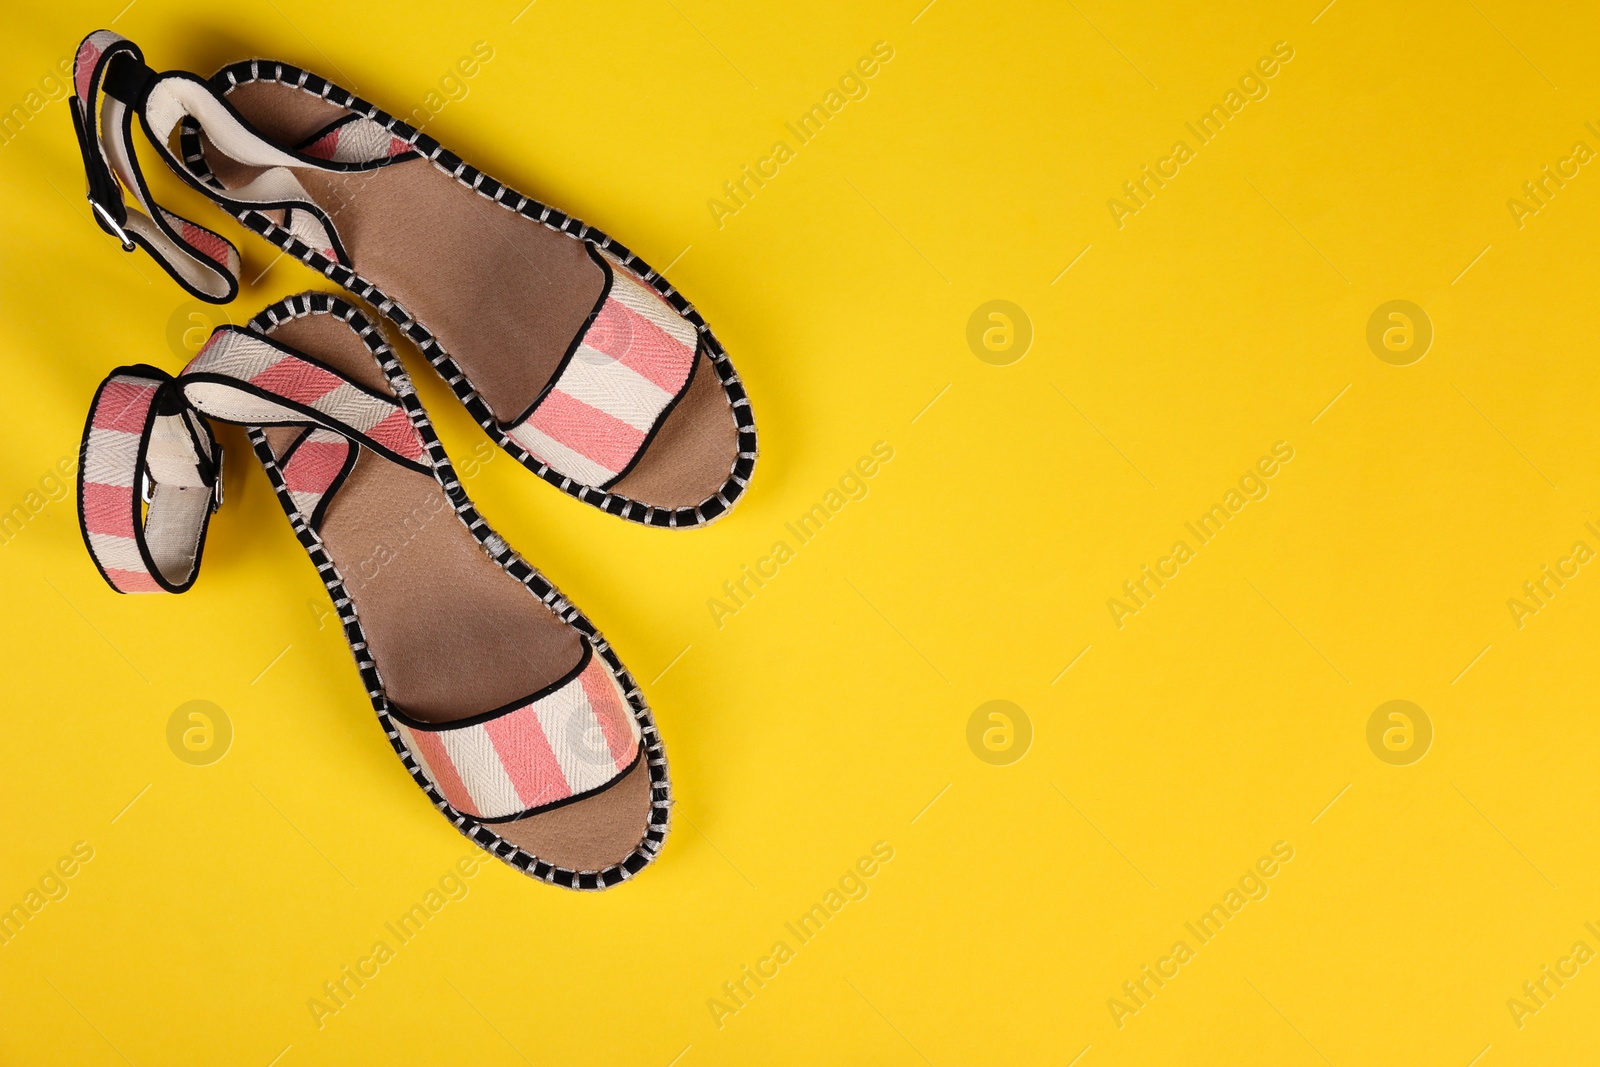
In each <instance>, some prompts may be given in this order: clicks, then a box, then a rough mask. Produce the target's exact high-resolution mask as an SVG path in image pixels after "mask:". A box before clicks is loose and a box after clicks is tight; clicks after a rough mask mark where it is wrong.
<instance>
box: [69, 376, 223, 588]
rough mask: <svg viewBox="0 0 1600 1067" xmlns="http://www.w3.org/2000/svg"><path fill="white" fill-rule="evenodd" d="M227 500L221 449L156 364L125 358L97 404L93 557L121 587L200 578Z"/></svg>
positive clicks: (90, 438) (83, 515) (86, 486)
mask: <svg viewBox="0 0 1600 1067" xmlns="http://www.w3.org/2000/svg"><path fill="white" fill-rule="evenodd" d="M221 502H222V449H221V448H220V447H219V446H218V445H217V442H216V438H214V437H213V436H212V434H211V427H209V426H207V425H206V423H205V420H204V419H201V418H199V417H198V416H197V415H196V414H195V413H194V412H193V411H192V410H189V409H188V408H187V407H186V405H184V404H183V403H182V400H181V398H180V397H178V396H177V394H176V392H175V391H174V389H173V379H172V377H171V376H170V375H168V374H167V373H166V372H165V371H162V370H159V369H157V368H155V367H148V366H134V367H119V368H118V369H117V370H115V371H112V373H111V376H110V377H108V378H107V379H106V380H105V381H104V382H103V383H101V386H100V389H99V391H98V392H96V393H95V397H94V403H93V404H92V405H91V406H90V409H89V420H88V423H87V425H86V426H85V427H84V431H83V450H82V455H81V457H80V463H79V466H78V517H79V521H80V523H81V525H82V528H83V540H84V544H85V545H87V546H88V549H89V556H90V558H92V559H93V560H94V562H95V566H97V567H98V568H99V569H100V574H101V576H102V577H104V578H105V580H106V582H107V583H108V584H109V585H110V586H111V588H113V589H115V590H116V591H117V592H119V593H160V592H167V593H181V592H183V591H184V590H185V589H187V588H189V586H190V585H192V584H194V578H195V573H196V571H198V570H199V565H200V553H201V551H202V549H203V547H204V544H205V536H206V527H207V526H208V524H209V523H210V520H211V513H212V512H213V511H215V510H216V508H217V506H218V505H219V504H220V503H221Z"/></svg>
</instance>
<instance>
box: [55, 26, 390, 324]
mask: <svg viewBox="0 0 1600 1067" xmlns="http://www.w3.org/2000/svg"><path fill="white" fill-rule="evenodd" d="M73 88H74V96H73V100H72V119H73V124H74V126H75V127H76V129H77V131H78V147H79V149H80V151H81V153H82V155H83V166H84V173H85V174H86V176H87V178H88V185H89V203H90V206H91V207H93V209H94V214H95V220H96V221H97V222H98V223H99V224H100V228H101V229H103V230H105V232H107V233H109V234H111V235H112V236H113V237H116V238H118V239H119V240H120V241H121V242H122V247H123V249H124V250H125V251H129V252H131V251H133V249H134V248H136V247H139V248H143V249H144V250H145V251H146V252H148V253H150V255H151V256H152V257H153V258H154V259H155V260H156V262H158V263H160V264H161V266H162V267H163V268H164V269H165V270H166V271H167V273H168V274H170V275H172V277H173V278H174V279H175V280H176V281H177V282H178V284H179V285H181V286H183V287H184V289H186V290H187V291H188V292H189V293H191V294H192V295H194V296H196V297H199V298H200V299H202V300H206V301H210V302H211V303H218V304H220V303H226V302H227V301H230V300H232V299H233V298H234V296H235V295H237V294H238V291H239V252H238V250H237V249H236V248H234V246H233V245H232V244H230V243H229V242H228V241H227V240H225V239H224V238H223V237H222V236H221V235H220V234H217V233H214V232H212V231H211V230H208V229H206V228H205V227H203V226H200V225H198V224H196V223H193V222H190V221H189V220H188V219H185V218H182V217H180V216H178V215H176V214H173V213H172V212H170V211H168V210H166V209H165V208H163V207H162V206H161V205H160V204H157V203H156V202H155V200H154V198H153V196H152V195H151V192H150V188H149V185H148V184H147V183H146V181H145V178H144V173H143V171H142V170H141V169H140V167H139V160H138V156H137V154H136V153H135V152H134V148H133V142H132V131H133V116H134V115H138V116H139V120H140V124H141V125H142V126H143V127H144V132H145V135H146V137H147V138H148V139H149V141H150V143H151V145H153V146H154V148H155V150H156V153H157V154H158V155H159V156H160V157H161V160H162V162H164V163H165V164H166V165H167V166H168V167H169V168H170V169H171V170H172V172H173V173H174V174H176V175H178V177H180V178H182V179H183V180H184V182H186V183H187V184H188V185H189V186H190V187H191V188H193V189H195V190H196V191H198V192H200V193H202V194H204V195H205V196H206V197H207V198H209V199H210V200H212V201H215V202H216V203H217V204H219V205H220V206H222V207H223V208H224V209H226V210H228V211H230V212H232V213H234V214H236V215H237V214H242V213H243V212H246V211H273V210H283V211H285V212H286V215H287V216H289V218H288V219H286V221H285V225H286V226H287V228H288V229H290V230H291V232H293V234H294V235H295V237H297V238H298V239H299V240H300V241H302V242H304V244H305V245H306V247H307V248H309V249H311V250H312V251H315V252H318V253H320V254H321V255H322V256H324V257H325V258H327V259H329V260H330V261H332V262H334V263H340V264H348V263H349V256H348V255H347V254H346V252H345V249H344V247H343V245H342V244H341V243H340V241H339V237H338V233H337V231H336V230H335V229H334V225H333V220H332V218H331V217H330V216H329V215H328V214H327V212H325V211H324V210H323V209H322V208H321V207H319V206H318V205H317V204H316V203H315V202H314V201H313V200H312V198H311V196H310V194H308V193H307V192H306V190H305V187H304V186H303V185H301V184H300V180H299V179H298V178H297V177H296V176H295V171H297V170H301V171H322V172H336V173H337V172H348V171H355V170H363V169H367V168H370V167H374V166H382V165H386V164H388V163H394V162H402V161H404V160H406V159H411V158H414V157H415V153H414V152H412V151H411V150H410V144H409V142H405V141H401V140H399V139H398V138H394V137H392V136H385V137H383V138H380V139H378V141H375V142H374V145H373V146H372V147H371V150H370V151H365V152H360V153H357V154H356V155H354V156H349V157H348V158H347V157H346V156H347V154H346V153H337V154H336V153H335V152H334V150H333V147H332V144H331V143H330V145H327V146H324V145H322V144H321V143H320V142H319V144H317V145H312V146H308V148H307V150H305V151H296V150H294V149H285V148H280V147H278V146H277V145H275V144H273V143H271V142H270V141H268V140H267V139H266V138H265V137H263V136H262V135H261V134H260V132H259V131H257V130H256V129H254V128H253V127H252V126H250V124H249V123H247V122H246V121H245V120H244V119H243V118H242V117H241V116H240V115H239V113H238V112H237V111H235V110H234V108H233V106H232V105H230V104H229V103H228V102H227V100H226V99H225V98H224V97H223V95H222V94H221V92H220V91H219V90H218V89H217V88H216V87H214V86H213V85H211V84H210V83H209V82H206V81H204V80H203V79H201V78H199V77H197V76H195V75H193V74H190V73H188V72H186V71H166V72H163V73H157V72H155V71H154V70H152V69H151V68H150V67H149V66H147V65H146V64H145V62H144V54H143V53H142V52H140V51H139V48H138V46H137V45H135V44H134V43H133V42H132V41H129V40H128V39H127V38H125V37H121V36H119V35H117V34H115V33H112V32H111V31H110V30H97V31H95V32H94V33H91V34H90V35H89V36H88V37H86V38H85V39H84V41H83V43H82V44H81V45H79V47H78V54H77V60H76V63H75V66H74V76H73ZM351 119H352V120H353V122H360V123H364V124H366V125H371V126H372V127H374V129H381V128H379V127H377V126H376V124H375V123H371V122H370V120H368V119H361V118H359V117H356V116H352V117H351ZM184 122H189V123H191V124H192V125H193V126H194V127H197V128H199V129H201V130H203V131H204V133H205V135H206V137H207V138H208V139H209V141H210V142H211V144H212V145H213V146H214V147H215V148H216V149H217V150H218V151H219V152H221V153H222V154H223V155H226V156H228V157H229V158H230V159H232V160H234V161H235V162H237V163H239V164H241V165H243V166H245V167H248V168H251V169H252V170H254V171H256V172H257V173H256V176H255V177H254V178H252V179H251V180H250V181H249V182H247V183H245V184H243V185H241V186H238V187H236V188H232V189H223V188H222V187H221V186H220V184H217V183H214V182H208V181H206V180H204V179H203V178H202V176H201V175H200V174H198V173H196V172H195V171H194V170H193V169H192V168H191V166H190V165H189V163H188V162H187V161H185V160H184V159H182V158H181V157H180V156H179V155H177V154H176V153H174V152H173V151H172V149H171V148H170V147H169V144H168V142H169V141H170V139H171V137H172V134H173V131H174V130H176V129H177V128H178V126H179V124H180V123H184ZM351 132H354V131H352V130H346V131H344V133H345V134H346V136H345V137H343V138H341V137H338V136H334V137H333V141H334V142H342V141H348V142H349V144H350V146H351V147H354V146H356V145H358V144H359V143H361V142H362V140H363V139H362V138H359V137H351V136H348V134H350V133H351ZM362 132H364V133H369V132H372V131H369V130H366V129H365V126H363V127H362ZM326 139H327V138H325V140H326ZM380 142H381V143H380ZM313 149H315V150H316V151H313ZM324 149H326V151H327V155H326V157H325V158H319V156H318V155H317V152H320V151H323V150H324ZM124 187H125V188H126V189H127V191H128V192H129V193H131V194H132V199H133V203H132V204H130V203H128V202H127V201H126V200H125V199H124V196H123V189H124Z"/></svg>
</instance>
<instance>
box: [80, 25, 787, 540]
mask: <svg viewBox="0 0 1600 1067" xmlns="http://www.w3.org/2000/svg"><path fill="white" fill-rule="evenodd" d="M74 85H75V90H76V95H75V97H74V100H73V104H72V111H73V119H74V122H75V123H76V125H77V128H78V134H79V142H80V147H81V148H82V151H83V162H84V167H85V169H86V171H87V173H88V178H89V200H90V203H91V204H92V205H93V208H94V213H95V218H96V219H97V221H98V222H99V224H100V226H101V228H102V229H104V230H105V231H106V232H107V233H110V234H112V235H113V236H115V237H118V238H120V239H121V240H122V243H123V247H124V248H125V249H126V250H128V251H132V250H133V249H134V248H135V247H142V248H144V249H145V250H146V251H147V252H149V253H150V255H151V256H153V257H154V258H155V259H156V261H157V262H159V263H160V264H161V266H162V267H164V268H165V269H166V271H167V272H168V273H169V274H171V275H172V277H173V278H174V279H176V280H177V282H178V283H179V284H180V285H182V286H183V288H184V289H186V290H187V291H188V292H190V293H191V294H193V295H194V296H197V297H199V298H201V299H203V300H210V301H213V302H219V303H220V302H224V301H227V300H231V299H233V297H234V295H235V294H236V293H237V292H238V287H239V280H238V279H239V269H240V268H239V254H238V251H237V250H236V249H235V248H234V247H233V245H231V244H229V243H228V241H226V240H225V239H223V237H222V236H221V235H219V234H216V233H213V232H212V231H210V230H207V229H205V228H203V227H200V226H197V225H195V224H194V223H192V222H189V221H187V220H185V219H182V218H179V217H178V216H177V215H174V214H173V213H171V212H169V211H167V210H165V209H163V208H162V207H161V206H160V205H158V204H156V203H155V201H154V199H153V198H152V196H151V193H150V189H149V187H148V185H147V184H146V182H145V179H144V176H143V174H142V172H141V171H140V168H139V163H138V159H137V157H136V156H135V154H134V151H133V141H132V130H133V116H134V115H135V114H137V115H138V116H139V119H140V121H141V123H142V125H143V126H144V131H145V133H146V135H147V136H148V137H149V140H150V142H151V144H152V145H154V146H155V148H156V151H157V152H158V154H159V155H160V156H161V159H162V160H163V161H164V162H165V163H166V164H167V166H169V167H171V168H172V170H173V171H174V172H175V173H176V174H177V175H178V176H179V177H180V178H182V179H183V180H184V181H186V182H187V183H188V184H189V185H191V186H192V187H194V188H195V189H197V190H199V191H200V192H202V193H204V194H205V195H206V196H207V197H209V198H210V199H211V200H213V201H215V202H216V204H217V205H218V206H220V207H221V208H222V209H223V210H224V211H226V212H228V213H229V214H230V215H232V216H234V217H235V218H236V219H238V220H239V221H240V222H242V223H243V224H244V225H245V226H246V227H247V228H248V229H250V230H253V231H255V232H256V233H259V234H261V235H262V236H263V237H265V238H266V239H267V240H269V241H271V242H272V243H273V244H275V245H277V246H278V247H279V248H281V249H283V251H284V252H286V253H288V254H289V255H291V256H294V257H296V258H297V259H300V260H303V261H304V262H305V263H306V264H308V265H309V266H311V267H312V268H313V269H315V270H317V271H319V272H321V273H322V274H325V275H326V276H327V277H329V278H331V279H332V280H333V281H335V282H337V283H339V284H340V285H342V286H344V287H345V288H346V289H348V290H349V291H350V292H352V293H354V294H356V295H357V296H359V297H361V298H362V299H363V300H366V301H368V302H370V303H371V304H373V305H374V306H375V307H377V308H378V310H379V311H381V312H382V313H383V314H385V315H387V316H388V317H389V318H391V319H393V320H394V321H395V322H396V323H397V324H399V325H400V327H401V328H402V329H403V330H404V331H405V332H406V334H407V335H408V336H409V337H410V338H411V339H412V340H413V341H415V342H416V343H417V344H418V345H420V346H421V348H422V351H423V352H424V353H425V354H426V355H427V357H428V358H429V360H431V361H432V362H433V365H434V366H435V367H436V368H438V370H439V372H440V373H441V374H442V375H443V376H444V378H445V380H446V381H448V382H449V383H450V386H451V388H452V389H454V390H455V392H456V395H457V396H459V397H460V398H461V400H462V401H463V402H464V403H465V404H466V406H467V408H468V410H469V411H471V413H472V414H473V416H474V417H475V418H476V419H477V420H478V422H479V423H480V424H482V426H483V428H484V429H485V430H486V431H488V433H489V435H490V436H491V437H492V438H493V439H494V440H495V441H496V442H497V443H498V444H499V445H500V447H502V448H504V449H505V450H506V451H507V452H509V453H510V454H511V455H513V456H515V457H516V458H517V460H518V461H520V462H521V463H522V464H523V465H524V466H526V467H528V468H529V469H530V470H532V471H533V472H534V473H536V474H538V475H539V476H540V477H542V478H544V479H545V480H546V481H549V482H551V483H552V484H554V485H556V486H558V487H560V488H561V489H563V490H564V491H566V492H568V493H570V494H571V495H573V496H576V497H577V498H578V499H580V500H583V501H585V502H586V503H589V504H592V505H594V506H596V507H599V508H602V509H603V510H605V511H607V512H610V513H611V514H614V515H619V516H621V517H623V518H626V519H630V520H633V521H635V522H640V523H644V524H646V525H651V526H677V527H682V526H699V525H702V524H704V523H707V522H710V521H712V520H713V519H715V518H717V517H718V516H720V515H722V514H723V513H724V512H726V511H727V509H728V508H729V507H730V506H732V504H733V503H734V501H735V500H737V499H738V498H739V496H740V495H742V494H743V492H744V489H745V486H746V485H747V484H748V481H749V478H750V475H751V472H752V470H753V469H754V466H755V458H756V436H755V421H754V419H753V418H752V416H751V412H750V403H749V400H748V398H747V397H746V395H745V390H744V386H743V384H742V383H741V382H740V381H739V377H738V375H737V374H736V373H735V372H734V369H733V364H732V363H731V362H730V361H729V360H728V357H727V355H726V353H724V351H723V349H722V346H721V345H720V344H719V343H718V341H717V339H716V337H715V336H714V335H713V334H712V332H711V329H710V327H708V326H707V325H706V323H705V321H704V320H703V319H702V318H701V317H700V315H699V314H698V313H697V312H696V311H695V310H694V308H693V307H692V306H690V304H689V302H688V301H687V300H685V299H684V298H683V297H682V296H681V295H680V294H679V293H678V292H677V290H676V289H674V288H673V287H672V286H671V285H669V284H668V283H667V281H666V279H664V278H663V277H662V276H661V275H660V274H658V273H656V272H655V271H654V270H652V269H651V268H650V267H649V266H648V265H647V264H645V263H644V262H643V261H642V260H640V259H639V257H638V256H636V255H634V254H633V253H632V252H630V251H629V250H628V249H627V248H625V247H623V246H622V245H621V244H619V243H617V242H616V241H613V240H612V239H611V238H610V237H607V236H606V235H605V234H603V233H601V232H600V231H599V230H596V229H595V228H594V227H592V226H587V225H585V224H583V223H581V222H579V221H578V220H577V219H574V218H571V217H569V216H567V215H565V214H563V213H561V212H559V211H556V210H555V209H554V208H551V207H548V206H546V205H544V204H541V203H538V202H537V201H535V200H533V199H531V198H529V197H527V196H524V195H522V194H521V193H518V192H517V191H516V190H514V189H511V188H510V187H508V186H506V185H503V184H502V183H500V182H498V181H495V180H494V179H493V178H490V177H489V176H488V175H486V174H483V173H482V172H480V171H478V170H475V169H473V168H472V167H469V166H467V165H466V164H465V163H463V162H462V161H461V159H460V158H459V157H457V156H456V155H454V154H453V153H451V152H449V151H446V150H445V149H444V148H443V146H441V145H440V144H439V143H438V142H436V141H434V140H433V139H432V138H429V137H427V136H425V135H423V133H422V132H421V131H420V130H418V129H416V128H415V127H412V126H409V125H407V124H406V123H404V122H401V121H400V120H398V119H396V118H394V117H392V116H390V115H388V114H385V113H384V112H382V111H379V110H378V109H377V108H376V107H374V106H373V105H371V104H369V103H367V102H366V101H364V100H360V99H358V98H357V97H355V96H354V95H352V94H351V93H350V92H348V91H346V90H344V89H342V88H340V87H339V86H337V85H334V84H333V83H332V82H329V81H326V80H324V79H323V78H320V77H317V76H316V75H314V74H311V73H309V72H307V71H304V70H301V69H299V68H297V67H292V66H289V65H288V64H286V63H277V62H272V61H268V60H247V61H245V62H242V63H236V64H234V65H232V66H229V67H226V68H224V69H223V70H222V71H220V72H219V73H218V74H217V75H216V76H215V77H213V78H212V79H211V80H210V81H209V82H207V81H204V80H202V79H200V78H199V77H197V76H195V75H193V74H188V73H184V72H178V71H169V72H167V73H163V74H157V73H155V72H154V71H153V70H151V69H150V68H149V67H147V66H146V65H145V63H144V58H143V55H142V53H141V52H140V51H139V49H138V48H137V47H136V46H135V45H134V44H133V43H132V42H131V41H128V40H126V39H125V38H122V37H119V36H118V35H116V34H114V33H112V32H110V31H108V30H100V31H97V32H95V33H92V34H90V35H89V36H88V38H86V39H85V40H84V42H83V43H82V45H80V46H79V49H78V53H77V61H76V68H75V79H74ZM175 132H178V133H180V134H181V136H180V137H179V138H178V140H179V142H180V144H179V147H178V150H177V151H174V149H173V146H172V145H171V144H169V141H170V140H171V139H172V138H173V135H174V133H175ZM119 179H120V183H119ZM123 186H126V187H127V189H128V191H129V192H130V193H131V194H132V200H133V203H132V204H128V203H125V202H124V199H123V191H122V187H123Z"/></svg>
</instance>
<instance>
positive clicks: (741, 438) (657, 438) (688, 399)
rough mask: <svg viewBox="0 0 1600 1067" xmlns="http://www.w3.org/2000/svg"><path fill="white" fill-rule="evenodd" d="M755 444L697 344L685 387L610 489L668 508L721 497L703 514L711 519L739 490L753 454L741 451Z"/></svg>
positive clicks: (692, 505) (678, 508)
mask: <svg viewBox="0 0 1600 1067" xmlns="http://www.w3.org/2000/svg"><path fill="white" fill-rule="evenodd" d="M746 446H749V447H746ZM753 446H754V430H753V428H750V427H745V426H741V425H740V423H739V419H738V413H737V411H736V409H735V408H734V406H733V403H732V401H731V400H730V398H729V396H728V390H727V389H726V388H725V387H724V385H723V382H722V380H721V378H720V377H719V376H718V374H717V367H716V365H715V364H714V363H713V362H712V361H711V357H710V356H708V355H707V354H706V353H705V351H704V350H701V351H700V352H699V353H697V354H696V356H695V364H694V373H693V375H692V377H691V378H690V381H689V385H688V387H687V388H686V389H685V390H684V391H683V394H682V395H681V396H679V397H678V400H677V403H675V404H674V405H673V407H672V409H671V410H670V411H668V412H667V414H666V417H665V418H663V419H662V421H661V424H660V425H659V426H658V427H657V428H656V431H655V433H654V434H653V435H652V436H651V438H650V440H649V442H648V443H647V444H646V446H645V448H644V450H643V452H642V453H640V455H639V456H638V458H637V459H636V460H635V462H634V464H633V466H632V467H631V468H630V469H629V470H628V471H627V473H625V474H624V475H623V476H622V477H621V478H618V479H617V480H616V481H615V482H613V483H612V484H611V485H610V487H609V491H610V492H611V493H613V494H615V495H617V496H621V497H626V498H627V499H629V500H636V501H638V502H639V503H641V504H645V505H647V506H649V507H654V508H659V509H665V510H672V511H682V510H684V509H694V510H705V509H704V505H707V504H710V503H714V502H716V501H717V500H718V498H719V497H720V498H721V501H722V504H721V507H718V508H717V509H716V511H715V513H714V514H711V515H707V516H706V520H705V521H709V519H710V518H712V517H715V514H720V512H721V510H722V509H723V508H725V507H726V506H727V505H731V504H732V503H733V501H734V499H735V498H737V496H738V495H739V494H740V493H742V492H743V488H744V487H743V485H742V482H744V481H747V480H748V479H749V477H750V473H751V468H752V467H753V459H751V460H746V459H744V458H743V455H744V454H747V453H751V452H753Z"/></svg>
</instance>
